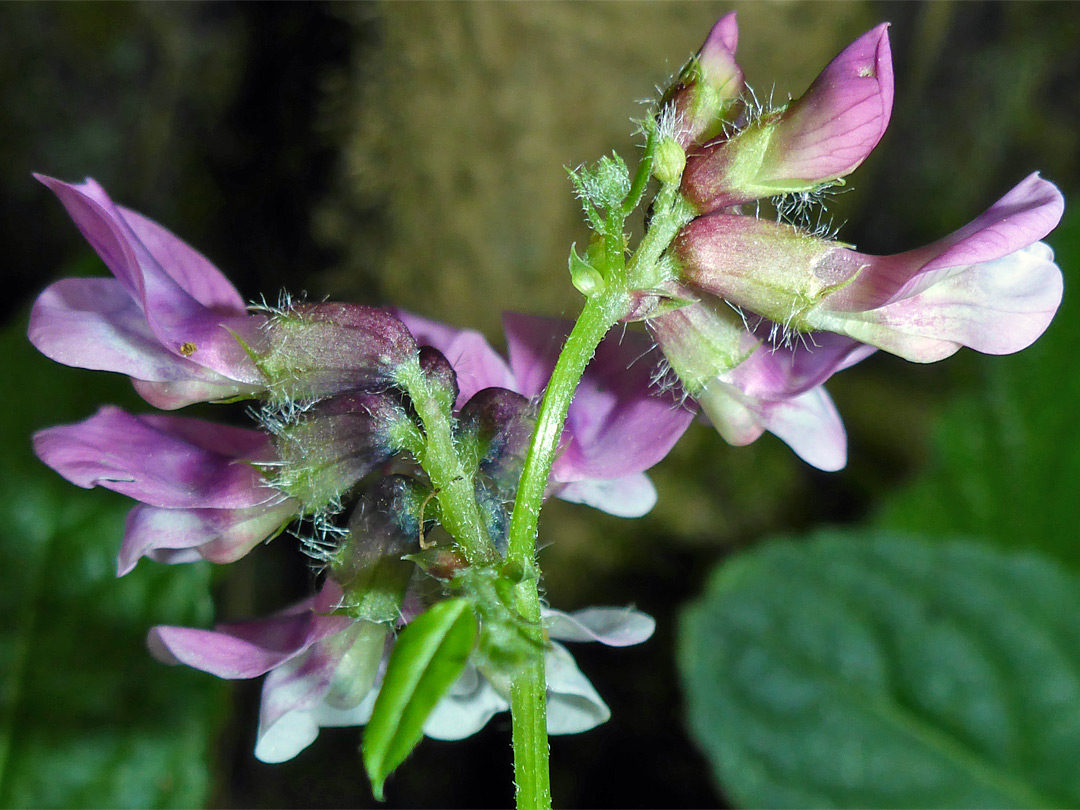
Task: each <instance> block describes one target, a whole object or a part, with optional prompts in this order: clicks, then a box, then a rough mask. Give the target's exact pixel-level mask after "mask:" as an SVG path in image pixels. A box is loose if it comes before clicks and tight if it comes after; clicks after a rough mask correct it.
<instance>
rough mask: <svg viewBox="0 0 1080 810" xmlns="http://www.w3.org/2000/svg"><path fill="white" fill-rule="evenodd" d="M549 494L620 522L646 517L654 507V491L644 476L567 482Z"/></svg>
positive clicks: (556, 486) (651, 484)
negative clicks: (621, 518)
mask: <svg viewBox="0 0 1080 810" xmlns="http://www.w3.org/2000/svg"><path fill="white" fill-rule="evenodd" d="M552 494H553V495H554V496H555V497H556V498H559V499H560V500H563V501H569V502H570V503H580V504H584V505H585V506H591V507H592V508H593V509H599V510H600V511H601V512H607V513H608V514H609V515H614V516H615V517H624V518H638V517H642V516H643V515H647V514H649V512H651V511H652V508H653V507H654V506H656V497H657V496H656V487H654V486H653V483H652V481H650V480H649V476H647V475H646V474H645V473H634V474H632V475H627V476H625V477H623V478H607V479H602V480H601V479H596V480H586V481H571V482H570V483H567V484H557V485H555V486H554V487H553V488H552Z"/></svg>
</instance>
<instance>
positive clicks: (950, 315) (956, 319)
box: [821, 242, 1063, 363]
mask: <svg viewBox="0 0 1080 810" xmlns="http://www.w3.org/2000/svg"><path fill="white" fill-rule="evenodd" d="M1062 292H1063V281H1062V274H1061V270H1060V268H1058V266H1057V265H1056V264H1054V253H1053V251H1052V250H1051V249H1050V247H1049V246H1048V245H1046V244H1045V243H1043V242H1037V243H1035V244H1034V245H1031V246H1029V247H1026V248H1022V249H1020V250H1018V251H1016V252H1015V253H1011V254H1009V255H1007V256H1004V257H1002V258H1000V259H995V260H993V261H989V262H983V263H981V264H976V265H972V266H971V267H967V268H963V270H962V272H959V273H956V274H954V275H950V276H948V277H947V278H945V279H943V280H941V281H939V282H938V283H936V284H934V285H932V286H930V287H928V288H927V289H926V290H924V291H923V292H920V293H917V294H915V295H912V296H910V297H907V298H902V299H900V300H899V301H896V302H895V303H892V304H887V305H885V306H883V307H879V308H878V309H874V310H871V311H869V312H863V313H822V315H821V319H822V322H823V323H824V324H827V325H831V326H832V328H834V329H837V330H842V331H844V332H845V333H846V334H849V335H851V336H853V337H855V338H857V339H859V340H864V341H866V342H868V343H873V344H874V345H876V346H880V347H881V348H882V349H884V350H885V351H887V352H891V353H892V354H896V355H899V356H901V357H904V358H906V359H908V360H911V361H914V362H917V363H932V362H936V361H938V360H942V359H944V358H946V357H948V356H949V355H951V354H953V353H955V352H956V351H957V350H959V349H960V348H961V347H962V346H967V347H969V348H972V349H975V350H976V351H980V352H984V353H986V354H1012V353H1013V352H1018V351H1020V350H1021V349H1025V348H1027V347H1028V346H1030V345H1031V344H1032V343H1034V342H1035V340H1036V339H1037V338H1038V337H1039V336H1040V335H1042V333H1043V332H1044V331H1046V328H1047V327H1048V326H1049V325H1050V321H1051V320H1053V317H1054V315H1055V313H1056V312H1057V309H1058V307H1059V306H1060V304H1061V298H1062Z"/></svg>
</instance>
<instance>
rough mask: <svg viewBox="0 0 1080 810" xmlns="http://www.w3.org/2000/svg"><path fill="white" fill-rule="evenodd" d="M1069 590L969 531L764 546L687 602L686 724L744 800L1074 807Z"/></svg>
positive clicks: (1074, 627) (1079, 686) (1077, 636)
mask: <svg viewBox="0 0 1080 810" xmlns="http://www.w3.org/2000/svg"><path fill="white" fill-rule="evenodd" d="M1078 603H1080V579H1078V578H1077V577H1076V576H1074V575H1072V574H1070V573H1067V572H1065V571H1064V570H1063V569H1061V568H1060V567H1058V566H1057V565H1056V564H1054V563H1053V562H1051V561H1049V560H1045V559H1042V558H1039V557H1035V556H1031V555H1024V554H1015V553H1004V552H1000V551H997V550H994V549H992V548H989V547H986V546H983V545H980V544H976V543H971V542H964V541H955V540H953V541H947V542H939V543H935V544H927V543H923V542H920V541H917V540H914V539H910V538H903V537H898V536H892V535H888V534H881V533H873V532H854V533H851V534H841V533H823V534H819V535H817V536H815V537H813V538H810V539H808V540H804V541H800V542H793V541H784V542H775V543H771V544H766V545H763V546H760V547H758V548H757V549H755V550H754V551H751V552H748V553H746V554H743V555H741V556H739V557H736V558H734V559H733V560H732V561H730V562H729V563H727V564H726V565H724V566H723V567H722V568H720V569H719V570H718V571H717V572H716V574H715V575H714V577H713V578H712V581H711V583H710V585H709V587H708V590H707V592H706V594H705V595H704V596H703V597H702V598H701V599H699V600H698V601H697V602H696V603H694V604H692V605H691V606H690V608H689V609H688V610H687V611H686V612H685V614H684V615H683V619H682V623H681V628H680V638H679V658H680V661H679V663H680V669H681V672H682V677H683V681H684V684H685V688H686V694H687V702H688V706H687V710H688V717H689V722H690V725H691V728H692V730H693V732H694V734H695V736H696V737H697V739H698V741H699V743H700V744H701V746H702V748H703V749H704V751H705V752H706V754H707V755H708V757H709V759H710V760H711V761H712V763H713V766H714V768H715V772H716V775H717V777H718V778H719V780H720V781H721V783H722V784H723V786H724V789H725V790H726V791H727V792H728V793H729V794H730V796H731V798H732V799H733V800H734V801H735V802H736V803H737V804H739V805H743V806H752V807H790V806H799V807H826V806H832V807H867V806H871V807H1049V806H1076V805H1077V804H1080V769H1078V768H1077V766H1076V763H1077V762H1078V761H1080V711H1078V710H1077V707H1080V623H1078V622H1077V621H1076V619H1075V611H1076V605H1077V604H1078Z"/></svg>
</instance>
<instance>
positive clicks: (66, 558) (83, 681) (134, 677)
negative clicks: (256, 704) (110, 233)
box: [0, 323, 223, 807]
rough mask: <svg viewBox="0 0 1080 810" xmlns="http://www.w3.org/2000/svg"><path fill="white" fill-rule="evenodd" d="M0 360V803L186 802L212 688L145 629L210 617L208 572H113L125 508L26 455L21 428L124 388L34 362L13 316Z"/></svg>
mask: <svg viewBox="0 0 1080 810" xmlns="http://www.w3.org/2000/svg"><path fill="white" fill-rule="evenodd" d="M0 354H2V355H3V357H4V370H5V372H6V373H8V374H9V375H10V377H9V379H10V380H14V381H16V384H15V385H14V386H13V387H12V388H11V389H10V392H9V397H11V399H9V407H8V408H6V409H5V410H4V412H3V413H2V414H0V416H2V418H0V527H2V528H0V572H3V573H2V576H3V583H2V586H3V587H2V588H0V614H2V615H3V616H4V617H5V618H4V622H3V624H2V625H0V806H8V807H11V806H15V807H197V806H202V805H204V804H205V802H206V800H207V797H208V794H209V787H210V778H209V774H208V769H207V762H208V758H209V755H210V744H211V742H212V740H213V736H214V732H215V731H216V728H217V722H218V721H217V720H216V718H217V717H220V715H221V710H222V701H221V698H222V696H223V692H222V685H221V684H220V682H216V681H215V680H214V679H212V678H208V677H206V676H204V675H202V674H201V673H197V672H194V671H190V670H184V669H181V668H176V669H174V668H170V667H165V666H162V665H161V664H159V663H157V662H156V661H154V660H153V659H152V658H151V657H150V655H149V654H148V653H147V651H146V646H145V636H146V631H147V630H148V629H149V627H150V626H151V625H153V624H156V623H162V622H167V623H182V624H205V623H207V622H209V621H210V619H211V605H210V599H209V579H210V571H209V565H208V564H205V565H196V566H175V567H166V566H161V565H157V564H155V563H147V562H144V563H141V564H140V565H139V566H138V567H137V568H136V569H135V571H134V572H132V573H131V574H129V575H128V576H126V577H124V578H123V579H120V580H118V579H117V578H116V552H117V549H118V548H119V545H120V541H121V539H122V537H123V528H124V515H125V513H126V512H127V510H128V509H129V508H130V507H131V505H132V502H131V501H129V500H127V499H125V498H122V497H120V496H117V495H113V494H112V493H107V492H101V491H93V492H87V491H84V490H80V489H77V488H76V487H74V486H73V485H70V484H68V483H67V482H65V481H63V480H62V479H61V478H60V477H59V476H58V475H56V473H54V472H53V471H51V470H49V469H48V468H47V467H45V466H44V465H43V464H41V462H39V461H38V460H37V459H35V458H34V457H33V454H32V453H31V450H30V433H31V432H32V430H34V429H36V428H40V427H44V426H46V425H48V424H51V423H54V422H61V421H71V420H73V419H78V418H83V417H85V416H88V415H89V414H91V413H93V411H94V410H95V409H96V408H97V406H98V405H99V404H100V403H101V400H102V399H103V398H104V395H107V394H108V393H109V392H110V391H112V392H113V393H115V394H117V395H118V398H122V399H124V398H126V399H130V398H131V395H130V393H129V391H130V385H129V384H128V382H127V381H126V380H125V379H124V378H123V377H119V376H117V375H107V374H101V373H98V374H92V373H88V372H81V371H78V370H75V369H69V368H65V367H63V366H58V365H56V364H54V363H52V362H51V361H49V360H47V359H45V358H44V357H41V356H40V355H38V354H37V353H36V352H35V351H34V350H33V349H32V348H31V347H30V345H29V344H28V343H26V339H25V323H22V324H19V325H18V326H15V327H13V328H11V329H8V330H7V331H6V332H5V333H4V334H3V335H0ZM16 398H18V399H16Z"/></svg>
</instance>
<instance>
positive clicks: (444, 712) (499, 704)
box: [424, 664, 510, 740]
mask: <svg viewBox="0 0 1080 810" xmlns="http://www.w3.org/2000/svg"><path fill="white" fill-rule="evenodd" d="M509 708H510V704H509V702H507V701H506V700H505V699H504V698H503V697H502V696H501V695H499V693H498V692H496V691H495V687H493V686H492V685H491V683H490V682H489V681H488V680H487V678H485V677H484V676H483V675H481V674H480V673H479V672H478V671H477V670H476V667H474V666H473V665H472V664H469V665H468V666H466V667H465V671H464V672H462V673H461V677H460V678H458V679H457V681H456V682H455V683H454V685H453V686H452V687H450V691H449V692H448V693H447V694H446V695H445V696H443V699H442V700H440V701H439V702H438V703H437V704H435V708H434V709H432V711H431V714H429V715H428V719H427V720H426V721H425V722H424V734H426V735H427V736H428V737H432V738H433V739H436V740H462V739H464V738H465V737H469V736H471V735H473V734H475V733H476V732H478V731H479V730H480V729H482V728H483V727H484V726H485V725H487V722H488V721H489V720H490V719H491V718H492V717H494V716H495V715H496V714H497V713H499V712H505V711H506V710H507V709H509Z"/></svg>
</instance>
